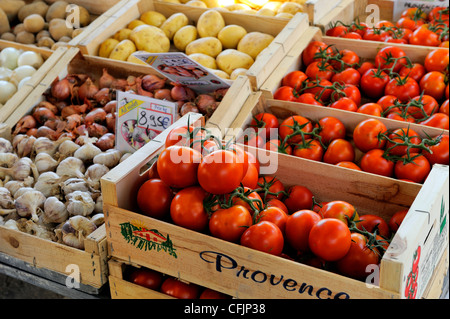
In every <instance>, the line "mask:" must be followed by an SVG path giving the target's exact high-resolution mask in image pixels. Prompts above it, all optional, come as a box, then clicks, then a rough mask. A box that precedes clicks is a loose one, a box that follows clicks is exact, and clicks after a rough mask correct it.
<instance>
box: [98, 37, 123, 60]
mask: <svg viewBox="0 0 450 319" xmlns="http://www.w3.org/2000/svg"><path fill="white" fill-rule="evenodd" d="M119 42H120V41H119V40H117V39H113V38H109V39H106V40H105V41H103V42H102V44H100V48H99V49H98V56H100V57H102V58H107V57H109V55H110V54H111V52H112V50H114V47H115V46H116V45H118V44H119Z"/></svg>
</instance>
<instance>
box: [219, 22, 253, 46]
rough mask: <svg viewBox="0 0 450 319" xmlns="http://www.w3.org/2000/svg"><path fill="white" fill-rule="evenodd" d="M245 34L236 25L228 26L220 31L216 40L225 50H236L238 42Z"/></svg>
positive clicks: (243, 30)
mask: <svg viewBox="0 0 450 319" xmlns="http://www.w3.org/2000/svg"><path fill="white" fill-rule="evenodd" d="M246 34H247V31H246V30H245V29H244V28H243V27H241V26H240V25H236V24H229V25H227V26H226V27H224V28H223V29H222V30H220V32H219V34H218V35H217V38H218V39H219V40H220V42H222V46H223V47H224V48H225V49H236V48H237V45H238V43H239V41H241V39H242V38H243V37H244V36H245V35H246Z"/></svg>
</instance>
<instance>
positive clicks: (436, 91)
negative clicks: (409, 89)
mask: <svg viewBox="0 0 450 319" xmlns="http://www.w3.org/2000/svg"><path fill="white" fill-rule="evenodd" d="M419 84H420V90H421V91H423V92H424V94H427V95H431V96H432V97H434V98H435V99H436V100H438V101H440V100H442V99H443V98H444V94H445V86H446V84H445V75H444V74H443V73H441V72H439V71H431V72H428V73H427V74H425V75H424V76H423V77H422V79H420V82H419ZM417 95H419V94H417Z"/></svg>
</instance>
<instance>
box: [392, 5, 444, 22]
mask: <svg viewBox="0 0 450 319" xmlns="http://www.w3.org/2000/svg"><path fill="white" fill-rule="evenodd" d="M448 3H449V0H396V1H394V13H393V15H394V16H393V18H394V21H397V20H398V19H400V16H401V14H402V12H403V11H404V10H406V9H408V8H419V7H420V8H422V10H423V11H425V12H430V11H431V10H432V9H433V8H436V7H448Z"/></svg>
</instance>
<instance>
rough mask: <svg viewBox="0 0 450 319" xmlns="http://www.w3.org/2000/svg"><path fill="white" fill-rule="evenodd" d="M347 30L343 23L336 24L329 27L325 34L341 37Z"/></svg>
mask: <svg viewBox="0 0 450 319" xmlns="http://www.w3.org/2000/svg"><path fill="white" fill-rule="evenodd" d="M347 32H348V28H347V27H346V26H344V25H337V26H335V27H332V28H330V29H328V30H327V31H326V32H325V35H327V36H329V37H339V38H340V37H343V36H344V35H346V34H347Z"/></svg>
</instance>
